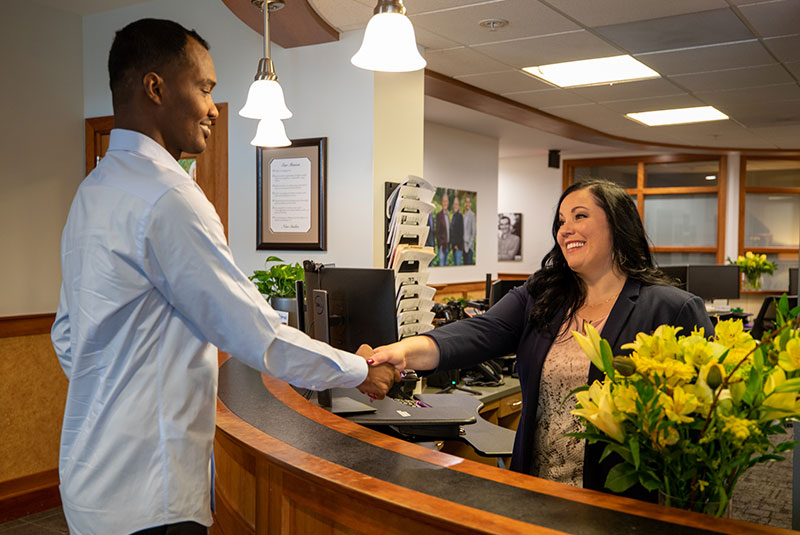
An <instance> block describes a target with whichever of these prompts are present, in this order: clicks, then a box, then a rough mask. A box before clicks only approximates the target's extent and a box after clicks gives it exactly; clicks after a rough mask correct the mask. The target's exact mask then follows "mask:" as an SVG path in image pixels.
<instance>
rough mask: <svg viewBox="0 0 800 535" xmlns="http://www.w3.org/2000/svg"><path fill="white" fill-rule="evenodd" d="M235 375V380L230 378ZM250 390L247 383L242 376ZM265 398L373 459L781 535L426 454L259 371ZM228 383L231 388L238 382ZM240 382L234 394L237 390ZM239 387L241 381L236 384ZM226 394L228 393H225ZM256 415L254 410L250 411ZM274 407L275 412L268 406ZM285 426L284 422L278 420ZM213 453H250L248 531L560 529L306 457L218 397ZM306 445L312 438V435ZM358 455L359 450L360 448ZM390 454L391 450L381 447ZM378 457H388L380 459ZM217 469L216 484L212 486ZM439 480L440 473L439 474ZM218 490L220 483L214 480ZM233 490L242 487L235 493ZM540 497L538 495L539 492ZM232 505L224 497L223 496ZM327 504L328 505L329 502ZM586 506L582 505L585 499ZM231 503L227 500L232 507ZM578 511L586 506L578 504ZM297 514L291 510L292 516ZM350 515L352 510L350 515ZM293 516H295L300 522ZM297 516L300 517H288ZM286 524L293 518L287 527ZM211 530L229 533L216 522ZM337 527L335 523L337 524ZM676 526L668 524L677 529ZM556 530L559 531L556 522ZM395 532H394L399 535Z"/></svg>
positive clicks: (675, 519)
mask: <svg viewBox="0 0 800 535" xmlns="http://www.w3.org/2000/svg"><path fill="white" fill-rule="evenodd" d="M237 377H239V376H237ZM245 382H246V383H247V385H250V386H249V388H252V385H254V384H256V383H255V380H252V382H247V381H245ZM261 383H263V386H264V387H265V388H266V389H267V391H268V393H267V394H266V395H267V396H269V398H270V399H271V400H273V401H270V402H271V403H272V402H278V403H282V404H283V405H285V407H284V409H282V410H279V411H278V412H279V413H283V412H284V411H285V410H289V413H290V414H291V413H296V414H297V415H298V416H299V417H302V418H304V419H308V420H310V421H311V422H313V424H311V425H312V426H313V425H320V426H323V427H326V428H328V429H330V430H331V431H335V432H337V433H340V434H342V435H346V436H347V438H346V439H345V440H347V441H349V440H352V439H356V440H358V441H361V442H363V443H365V444H366V447H367V448H371V447H377V448H380V449H382V450H385V453H384V454H381V453H376V459H363V462H375V461H376V460H377V459H378V458H380V456H381V455H392V454H399V455H401V456H406V457H408V458H410V459H414V460H416V461H422V462H425V463H428V464H430V465H433V466H438V467H440V468H441V469H442V470H452V471H455V472H460V473H462V474H466V475H468V476H472V477H475V478H480V479H482V480H484V481H485V482H486V483H487V484H493V485H498V484H499V485H507V486H509V487H516V488H518V489H523V490H527V491H531V492H534V493H537V494H541V495H549V496H551V497H552V499H561V500H568V501H571V502H575V504H576V507H578V504H581V505H580V506H579V507H580V508H585V507H586V505H588V506H590V507H597V508H604V509H608V510H611V511H618V512H620V513H622V514H623V515H633V516H637V517H641V518H646V519H648V520H653V521H656V522H659V521H660V522H666V523H673V524H677V525H682V526H686V527H689V528H696V529H700V530H707V532H712V533H727V534H734V533H742V532H747V533H753V534H765V535H766V534H776V533H790V532H789V531H787V530H780V529H776V528H771V527H767V526H758V525H754V524H749V523H745V522H740V521H735V520H726V519H715V518H712V517H708V516H706V515H701V514H697V513H691V512H686V511H681V510H677V509H670V508H665V507H661V506H658V505H655V504H648V503H644V502H638V501H635V500H630V499H627V498H622V497H618V496H613V495H609V494H605V493H600V492H595V491H590V490H585V489H579V488H573V487H569V486H565V485H560V484H558V483H554V482H550V481H546V480H542V479H538V478H533V477H529V476H525V475H522V474H517V473H513V472H509V471H506V470H500V469H497V468H494V467H491V466H487V465H482V464H480V463H475V462H472V461H468V460H462V459H460V458H458V457H454V456H451V455H447V454H444V453H441V452H438V451H435V450H431V449H427V448H423V447H421V446H418V445H415V444H411V443H408V442H405V441H401V440H398V439H395V438H393V437H390V436H387V435H383V434H381V433H378V432H376V431H372V430H370V429H367V428H364V427H362V426H359V425H357V424H355V423H353V422H350V421H348V420H344V419H342V418H339V417H338V416H335V415H333V414H331V413H329V412H328V411H325V410H324V409H321V408H319V407H317V406H316V405H313V404H312V403H310V402H308V401H307V400H306V399H304V398H303V397H302V396H300V395H299V394H298V393H297V392H295V391H294V389H292V388H291V387H290V386H289V385H287V384H285V383H283V382H281V381H279V380H277V379H274V378H271V377H268V376H264V375H262V376H261ZM237 384H239V383H238V382H237ZM238 388H239V387H237V390H236V391H235V392H238V391H239V390H238ZM243 388H244V386H243ZM232 392H233V391H232ZM258 410H259V411H261V410H262V408H259V409H258ZM276 410H277V409H276ZM287 423H288V422H287ZM217 431H218V432H217V444H218V445H219V446H220V447H219V449H218V452H225V451H229V450H231V449H240V450H242V451H243V452H245V456H244V457H243V459H246V458H248V457H251V456H252V457H253V458H254V459H255V473H254V474H252V477H253V478H254V479H255V484H254V485H252V487H253V488H254V490H253V491H252V492H253V494H254V495H255V503H256V504H257V507H255V511H254V513H253V514H254V515H255V518H254V519H253V520H254V521H253V525H254V526H255V531H254V532H255V533H270V534H271V533H280V532H282V531H281V530H283V532H288V531H286V530H287V529H290V530H291V528H293V527H296V526H297V525H299V524H297V522H302V523H303V524H302V525H303V526H312V525H313V526H316V528H322V527H326V531H327V532H333V533H345V532H347V533H352V532H356V533H365V534H367V533H376V532H378V533H400V532H403V533H407V532H414V531H418V532H421V533H498V534H506V533H532V532H533V533H551V534H552V533H562V532H561V531H558V530H557V529H554V528H555V526H553V527H545V526H540V525H535V524H529V523H526V522H523V521H521V520H517V519H514V518H510V517H506V516H502V515H500V514H497V513H493V512H490V511H488V510H482V509H477V508H474V507H470V506H468V505H463V504H460V503H456V502H453V501H449V500H447V499H444V498H439V497H436V496H433V495H431V494H426V493H424V492H422V491H417V490H412V489H410V488H406V487H404V486H401V485H400V484H396V483H393V482H391V481H390V480H386V481H384V480H383V479H377V478H375V477H372V476H370V475H367V474H366V473H362V472H361V471H357V469H351V468H349V467H347V466H344V465H340V464H337V463H334V462H332V461H328V460H325V459H322V458H320V457H317V456H315V455H313V454H310V453H306V452H305V451H301V450H299V449H297V448H295V447H294V446H292V445H289V444H287V443H285V442H283V441H281V440H278V439H276V438H274V437H272V436H270V435H268V434H267V433H266V432H262V431H260V430H259V429H257V428H255V427H254V426H252V425H250V424H248V423H247V422H245V421H244V420H242V419H240V418H238V417H237V416H236V415H235V414H233V413H232V412H231V411H230V410H228V408H227V407H226V406H225V405H224V404H223V403H222V402H221V401H219V400H218V418H217ZM312 443H313V439H312ZM359 451H360V450H359ZM389 452H392V453H389ZM416 461H411V460H409V461H408V462H416ZM387 462H389V461H388V458H387ZM219 472H220V471H219V470H218V483H219ZM443 476H444V473H443ZM217 490H218V492H221V493H225V492H226V489H224V488H221V486H220V485H219V484H218V485H217ZM239 495H242V492H241V491H240V492H239ZM542 499H547V498H546V497H545V496H543V497H542ZM232 503H233V502H232ZM330 503H333V504H334V505H333V506H331V505H329V504H330ZM584 504H586V505H584ZM233 505H234V506H235V505H236V504H235V503H233ZM583 513H584V514H587V513H588V512H587V511H586V510H585V509H584V510H583ZM298 515H299V516H298ZM351 515H354V516H351ZM301 517H302V518H301ZM298 518H301V520H297V519H298ZM293 522H294V523H293ZM222 528H223V529H222V531H220V533H227V532H228V531H227V530H225V529H224V526H223V527H222ZM336 528H342V529H336ZM676 528H677V526H676ZM558 529H561V528H558ZM401 530H402V531H401Z"/></svg>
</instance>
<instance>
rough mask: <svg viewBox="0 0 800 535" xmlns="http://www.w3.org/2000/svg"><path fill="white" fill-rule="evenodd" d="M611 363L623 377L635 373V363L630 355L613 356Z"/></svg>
mask: <svg viewBox="0 0 800 535" xmlns="http://www.w3.org/2000/svg"><path fill="white" fill-rule="evenodd" d="M612 364H613V366H614V369H615V370H617V371H618V372H619V374H620V375H622V376H623V377H630V376H631V375H633V374H634V373H636V363H635V362H634V361H633V359H632V358H630V357H614V360H613V361H612Z"/></svg>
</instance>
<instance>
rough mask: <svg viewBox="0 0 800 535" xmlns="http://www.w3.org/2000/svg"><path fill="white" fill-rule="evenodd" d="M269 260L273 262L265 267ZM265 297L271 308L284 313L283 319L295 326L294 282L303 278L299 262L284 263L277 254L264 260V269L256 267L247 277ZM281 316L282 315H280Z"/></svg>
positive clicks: (295, 301)
mask: <svg viewBox="0 0 800 535" xmlns="http://www.w3.org/2000/svg"><path fill="white" fill-rule="evenodd" d="M270 262H275V263H274V264H273V265H272V266H270V267H267V264H269V263H270ZM248 278H249V279H250V280H251V281H253V282H254V283H255V285H256V287H257V288H258V291H259V292H261V295H263V296H264V297H266V298H267V301H269V304H270V306H271V307H272V308H274V309H275V310H277V311H279V313H280V312H284V313H286V317H284V320H285V321H286V322H287V323H288V324H289V325H291V326H292V327H297V300H296V296H297V292H296V290H295V283H296V282H297V281H302V280H305V271H304V270H303V266H301V265H300V264H299V263H297V262H296V263H294V264H286V263H284V262H283V260H282V259H280V258H278V257H277V256H270V257H268V258H267V259H266V261H264V269H263V270H261V269H257V270H255V271H253V274H252V275H251V276H250V277H248ZM282 316H283V315H282Z"/></svg>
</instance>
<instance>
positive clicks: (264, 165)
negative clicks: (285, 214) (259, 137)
mask: <svg viewBox="0 0 800 535" xmlns="http://www.w3.org/2000/svg"><path fill="white" fill-rule="evenodd" d="M327 146H328V138H326V137H315V138H304V139H294V140H292V144H291V145H290V146H288V147H275V148H264V147H258V148H257V150H256V249H259V250H293V251H325V250H327V249H326V247H327V225H326V217H327V152H328V150H327ZM306 159H307V160H308V162H305V160H306ZM287 162H289V163H290V162H303V164H304V165H303V167H302V168H303V169H306V168H307V169H308V174H309V178H310V180H309V184H308V191H307V192H306V191H305V190H302V191H300V194H299V195H294V196H292V199H291V201H290V202H291V203H293V204H296V205H299V206H301V207H302V206H304V205H306V199H305V198H304V197H305V196H306V194H307V195H308V199H307V201H308V202H307V205H308V216H307V217H306V216H305V215H302V212H303V210H304V208H303V210H291V211H290V213H291V214H292V215H291V217H293V218H294V219H295V220H297V221H294V222H299V225H295V226H298V227H300V228H299V230H298V231H291V230H288V228H290V227H291V226H292V225H289V224H285V222H284V223H283V224H276V221H278V219H279V218H280V214H278V210H275V213H273V212H272V208H271V207H272V206H273V204H272V201H273V198H275V199H277V198H278V196H279V195H283V194H282V193H280V192H273V184H275V183H279V181H280V180H282V178H281V175H280V167H281V166H284V167H285V165H284V164H285V163H287ZM273 171H274V172H273ZM292 178H297V177H296V176H295V177H292ZM301 189H302V188H301ZM306 221H307V223H306Z"/></svg>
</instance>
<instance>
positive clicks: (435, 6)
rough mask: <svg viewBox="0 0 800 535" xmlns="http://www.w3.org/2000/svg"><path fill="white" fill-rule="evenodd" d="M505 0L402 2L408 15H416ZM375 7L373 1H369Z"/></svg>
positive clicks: (418, 0) (407, 0) (404, 0)
mask: <svg viewBox="0 0 800 535" xmlns="http://www.w3.org/2000/svg"><path fill="white" fill-rule="evenodd" d="M504 1H505V0H403V5H404V6H406V13H407V14H408V15H418V14H421V13H429V12H431V11H440V10H456V9H465V8H468V7H471V6H473V5H475V4H492V3H495V4H498V3H503V2H504ZM371 2H372V4H373V5H375V3H376V2H375V0H371Z"/></svg>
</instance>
